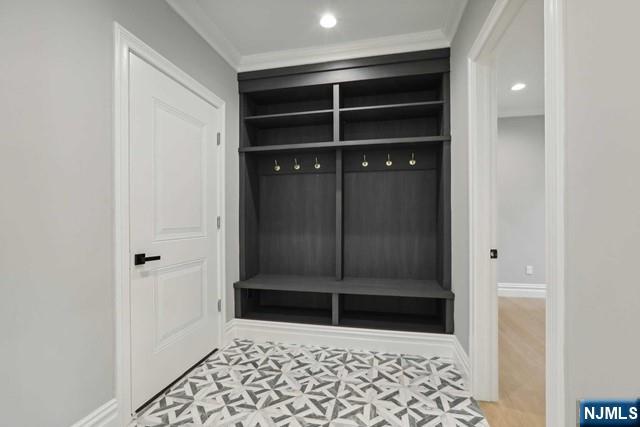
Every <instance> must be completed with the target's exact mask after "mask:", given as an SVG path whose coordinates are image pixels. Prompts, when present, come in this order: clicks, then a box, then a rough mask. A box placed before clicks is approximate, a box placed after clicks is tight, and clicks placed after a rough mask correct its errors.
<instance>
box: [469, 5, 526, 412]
mask: <svg viewBox="0 0 640 427" xmlns="http://www.w3.org/2000/svg"><path fill="white" fill-rule="evenodd" d="M524 1H525V0H497V1H496V3H495V4H494V6H493V8H492V9H491V11H490V12H489V16H488V17H487V19H486V21H485V23H484V25H483V26H482V28H481V29H480V32H479V33H478V37H477V38H476V40H475V42H474V44H473V45H472V47H471V49H470V53H469V63H468V67H469V68H468V71H469V298H470V313H469V320H470V325H469V331H470V334H469V353H470V356H471V390H472V392H473V393H474V396H475V397H476V398H477V399H479V400H488V401H494V400H497V399H498V357H499V354H498V292H497V287H496V285H495V284H496V268H495V262H494V261H493V260H491V259H490V258H489V250H490V249H491V248H495V247H496V246H495V245H496V242H497V232H496V217H497V216H496V215H495V212H496V210H497V203H496V186H497V185H496V175H495V170H496V167H495V166H496V151H497V150H496V140H497V127H498V111H497V110H498V108H497V103H498V102H497V96H498V91H497V84H496V67H495V51H496V47H497V45H498V43H499V41H500V39H501V38H502V36H503V34H504V33H505V31H506V30H507V28H508V27H509V25H510V24H511V22H512V21H513V19H514V18H515V16H516V14H517V13H518V11H519V10H520V8H521V7H522V5H523V4H524Z"/></svg>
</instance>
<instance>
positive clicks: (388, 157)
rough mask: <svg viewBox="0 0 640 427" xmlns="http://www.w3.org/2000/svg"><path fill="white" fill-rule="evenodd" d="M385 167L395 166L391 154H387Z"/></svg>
mask: <svg viewBox="0 0 640 427" xmlns="http://www.w3.org/2000/svg"><path fill="white" fill-rule="evenodd" d="M384 164H385V165H387V167H388V166H391V165H392V164H393V162H392V161H391V154H389V153H387V161H386V162H384Z"/></svg>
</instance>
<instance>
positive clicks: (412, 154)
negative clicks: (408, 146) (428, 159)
mask: <svg viewBox="0 0 640 427" xmlns="http://www.w3.org/2000/svg"><path fill="white" fill-rule="evenodd" d="M409 164H410V165H411V166H415V165H416V153H411V159H410V160H409Z"/></svg>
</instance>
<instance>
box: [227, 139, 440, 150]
mask: <svg viewBox="0 0 640 427" xmlns="http://www.w3.org/2000/svg"><path fill="white" fill-rule="evenodd" d="M444 141H451V136H418V137H411V138H381V139H361V140H356V141H340V142H310V143H305V144H280V145H261V146H255V147H241V148H239V149H238V151H239V152H240V153H274V152H282V151H302V150H315V151H317V150H335V149H341V148H342V149H349V148H362V147H369V146H370V147H375V146H388V145H393V146H403V145H413V144H431V143H438V142H444Z"/></svg>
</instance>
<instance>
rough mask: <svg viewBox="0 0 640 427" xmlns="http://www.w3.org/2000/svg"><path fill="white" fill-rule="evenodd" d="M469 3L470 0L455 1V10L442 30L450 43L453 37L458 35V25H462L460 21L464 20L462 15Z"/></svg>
mask: <svg viewBox="0 0 640 427" xmlns="http://www.w3.org/2000/svg"><path fill="white" fill-rule="evenodd" d="M467 3H468V0H461V1H458V2H454V5H453V10H452V12H451V13H450V14H449V20H448V21H447V24H446V25H445V26H444V29H443V30H442V32H443V33H444V35H445V37H446V38H447V40H449V43H451V42H453V38H454V37H455V36H456V32H457V31H458V26H459V25H460V21H462V15H464V11H465V9H466V8H467Z"/></svg>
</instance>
